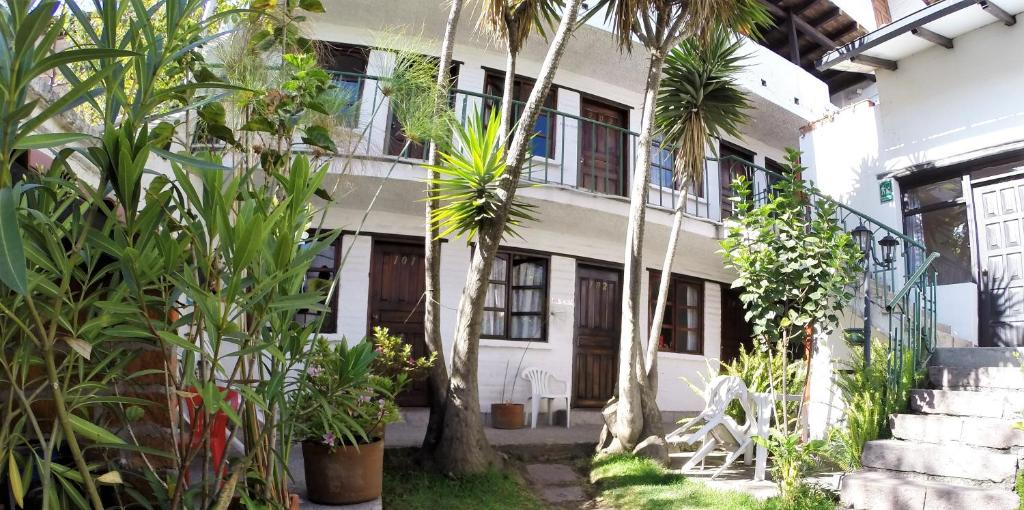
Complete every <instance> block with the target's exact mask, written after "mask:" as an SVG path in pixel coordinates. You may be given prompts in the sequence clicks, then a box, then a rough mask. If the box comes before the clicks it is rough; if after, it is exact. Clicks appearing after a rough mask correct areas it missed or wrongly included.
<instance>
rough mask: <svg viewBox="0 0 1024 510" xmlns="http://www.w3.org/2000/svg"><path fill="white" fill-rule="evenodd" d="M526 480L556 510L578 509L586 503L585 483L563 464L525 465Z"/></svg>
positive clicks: (569, 467) (570, 468)
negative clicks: (557, 509)
mask: <svg viewBox="0 0 1024 510" xmlns="http://www.w3.org/2000/svg"><path fill="white" fill-rule="evenodd" d="M526 480H527V481H528V482H529V483H530V486H531V488H532V489H533V491H534V492H535V493H536V494H537V495H538V496H540V498H541V499H542V500H543V501H544V502H545V503H547V504H549V505H552V506H554V507H557V508H566V509H569V508H572V509H575V508H580V507H581V505H583V504H584V503H585V502H586V499H587V495H586V493H585V492H584V491H583V486H584V484H585V483H586V482H585V481H584V480H583V478H582V477H580V476H579V475H577V474H576V471H575V470H573V468H572V467H571V466H568V465H565V464H527V466H526Z"/></svg>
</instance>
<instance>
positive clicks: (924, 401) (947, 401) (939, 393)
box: [910, 390, 1024, 419]
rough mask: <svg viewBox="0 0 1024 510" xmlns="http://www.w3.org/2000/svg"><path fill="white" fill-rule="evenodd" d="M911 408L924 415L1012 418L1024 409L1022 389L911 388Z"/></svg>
mask: <svg viewBox="0 0 1024 510" xmlns="http://www.w3.org/2000/svg"><path fill="white" fill-rule="evenodd" d="M910 408H911V409H913V410H914V411H915V412H918V413H927V414H949V415H956V416H978V417H982V418H1006V419H1012V418H1016V417H1018V416H1019V415H1020V414H1021V413H1022V412H1024V392H1017V391H999V390H989V391H984V392H980V391H954V390H911V391H910Z"/></svg>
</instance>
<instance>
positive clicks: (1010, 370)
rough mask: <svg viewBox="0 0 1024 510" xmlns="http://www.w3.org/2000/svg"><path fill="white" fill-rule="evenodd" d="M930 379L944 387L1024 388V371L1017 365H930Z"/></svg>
mask: <svg viewBox="0 0 1024 510" xmlns="http://www.w3.org/2000/svg"><path fill="white" fill-rule="evenodd" d="M928 380H929V381H931V383H932V385H933V386H935V387H936V388H942V389H968V390H987V389H1006V390H1024V371H1022V370H1021V369H1020V368H1017V367H979V368H966V367H946V366H930V367H928Z"/></svg>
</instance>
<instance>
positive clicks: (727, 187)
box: [718, 143, 754, 220]
mask: <svg viewBox="0 0 1024 510" xmlns="http://www.w3.org/2000/svg"><path fill="white" fill-rule="evenodd" d="M718 152H719V153H720V156H719V157H721V158H725V157H726V156H734V157H737V158H741V159H743V160H746V161H752V160H753V159H754V156H753V154H750V153H749V152H746V151H743V150H740V149H737V148H735V147H732V146H730V145H725V144H724V143H723V144H721V145H720V146H719V149H718ZM741 175H742V176H745V177H746V178H747V179H752V178H753V175H752V174H751V172H750V168H749V167H747V166H746V165H744V164H743V163H740V162H739V161H736V160H734V159H729V160H723V161H719V162H718V196H719V204H721V206H722V219H723V220H725V219H727V218H731V217H732V210H733V206H734V204H733V203H732V201H731V200H729V199H730V198H732V197H734V196H736V193H734V192H733V191H732V181H734V180H736V178H737V177H739V176H741Z"/></svg>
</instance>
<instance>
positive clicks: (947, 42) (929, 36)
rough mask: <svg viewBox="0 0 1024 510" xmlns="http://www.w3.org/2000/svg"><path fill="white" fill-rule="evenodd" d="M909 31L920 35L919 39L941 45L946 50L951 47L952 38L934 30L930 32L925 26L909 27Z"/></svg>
mask: <svg viewBox="0 0 1024 510" xmlns="http://www.w3.org/2000/svg"><path fill="white" fill-rule="evenodd" d="M910 33H911V34H914V35H916V36H918V37H920V38H921V39H924V40H925V41H928V42H930V43H932V44H934V45H936V46H942V47H943V48H946V49H947V50H951V49H953V40H952V39H950V38H948V37H946V36H944V35H940V34H936V33H935V32H932V31H931V30H928V29H927V28H924V27H917V28H914V29H911V30H910Z"/></svg>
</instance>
